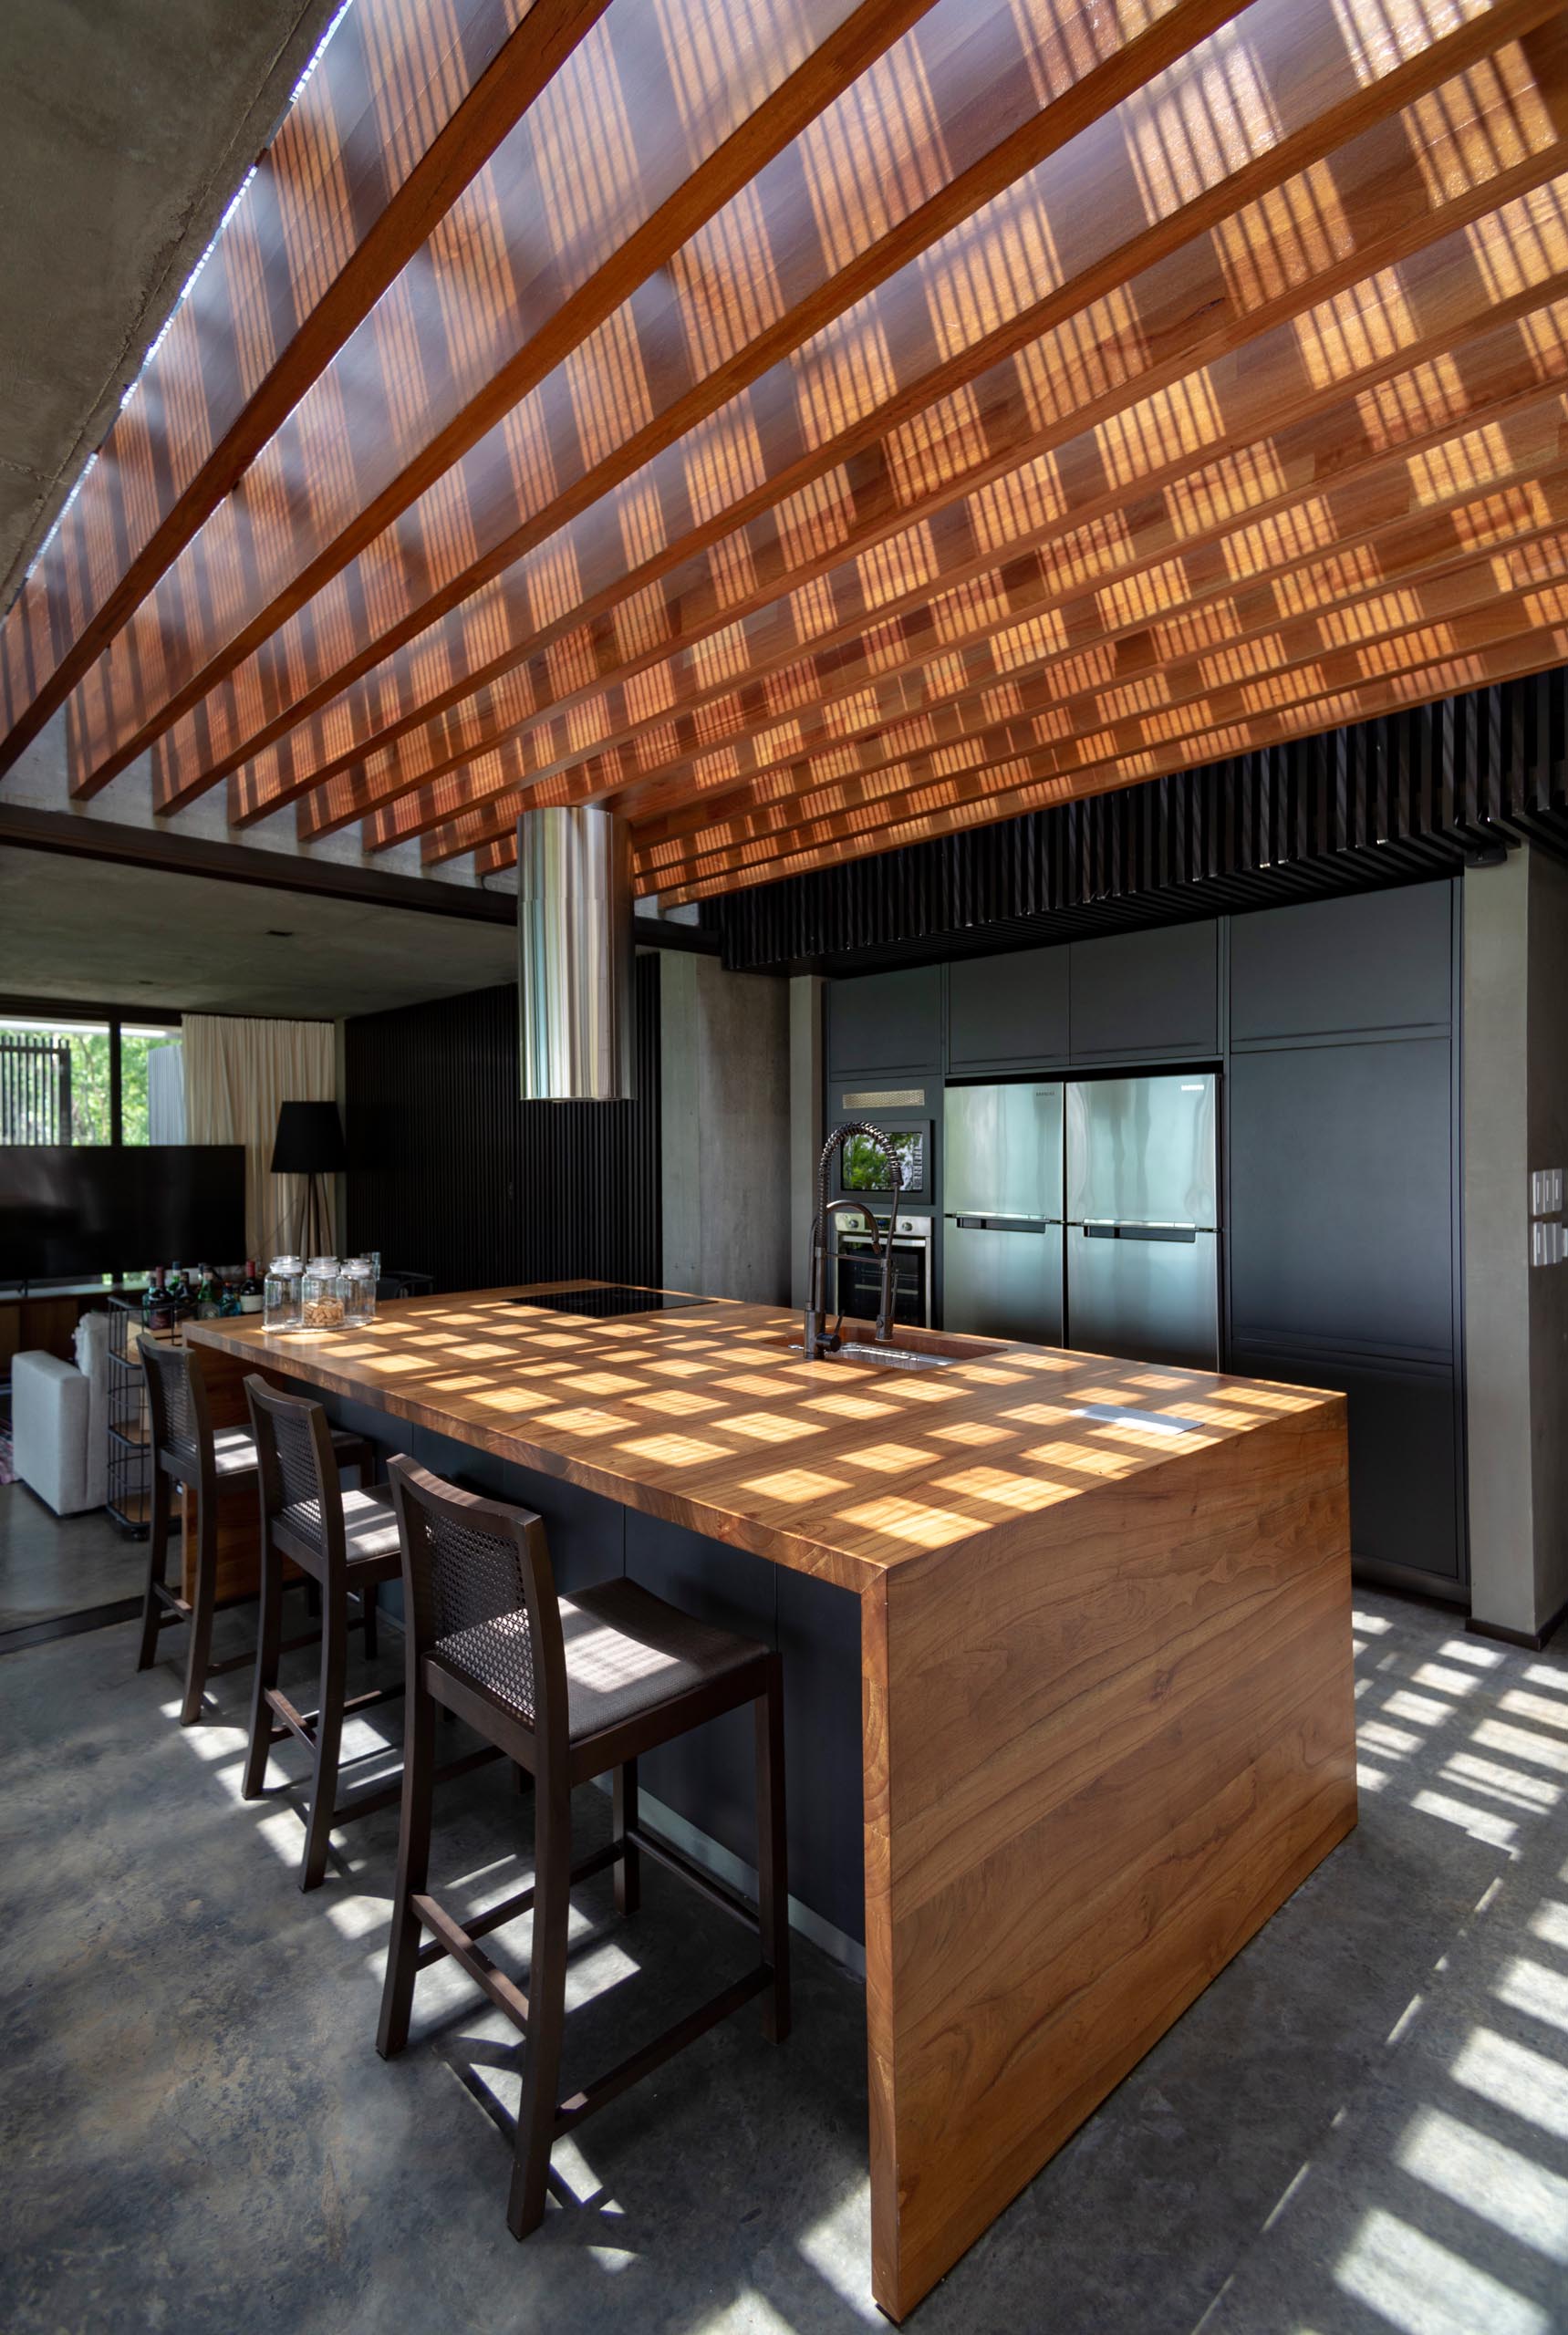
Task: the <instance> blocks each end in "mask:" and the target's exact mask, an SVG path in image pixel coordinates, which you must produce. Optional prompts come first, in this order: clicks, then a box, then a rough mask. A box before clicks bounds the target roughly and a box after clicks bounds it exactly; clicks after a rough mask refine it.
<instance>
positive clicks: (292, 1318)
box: [262, 1257, 305, 1330]
mask: <svg viewBox="0 0 1568 2335" xmlns="http://www.w3.org/2000/svg"><path fill="white" fill-rule="evenodd" d="M304 1273H305V1264H304V1260H303V1259H302V1258H299V1257H275V1258H274V1259H273V1261H272V1262H271V1264H270V1265H269V1266H268V1267H267V1269H266V1279H265V1282H263V1284H262V1327H263V1328H264V1329H267V1330H297V1329H298V1327H299V1323H300V1306H301V1302H302V1296H303V1292H302V1289H301V1282H302V1280H303V1277H304Z"/></svg>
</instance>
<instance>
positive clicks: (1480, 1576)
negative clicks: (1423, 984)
mask: <svg viewBox="0 0 1568 2335" xmlns="http://www.w3.org/2000/svg"><path fill="white" fill-rule="evenodd" d="M1463 1058H1464V1148H1465V1176H1464V1235H1465V1379H1466V1411H1467V1428H1468V1444H1469V1533H1470V1610H1471V1614H1472V1617H1473V1618H1474V1619H1475V1620H1477V1621H1481V1622H1489V1623H1491V1624H1494V1625H1496V1626H1499V1627H1501V1628H1503V1629H1508V1630H1517V1631H1522V1632H1525V1633H1527V1634H1531V1633H1533V1632H1535V1631H1538V1630H1540V1629H1541V1628H1542V1627H1543V1626H1544V1625H1545V1624H1547V1623H1548V1622H1550V1621H1551V1620H1552V1618H1553V1617H1554V1615H1555V1614H1557V1613H1558V1612H1559V1611H1560V1610H1561V1608H1562V1607H1563V1603H1564V1602H1565V1601H1568V1457H1565V1455H1564V1452H1563V1419H1564V1417H1568V1265H1556V1266H1537V1267H1532V1264H1531V1262H1530V1255H1531V1214H1530V1175H1531V1170H1532V1168H1536V1167H1568V870H1565V869H1563V868H1562V867H1559V866H1557V865H1556V864H1555V863H1554V862H1552V861H1551V860H1548V859H1546V858H1544V857H1543V856H1542V855H1540V854H1538V853H1535V852H1533V851H1530V850H1521V851H1515V852H1511V853H1510V855H1509V856H1508V859H1507V860H1506V862H1504V863H1503V864H1502V865H1501V866H1500V867H1482V868H1472V869H1471V870H1469V872H1468V873H1467V875H1466V877H1465V887H1464V1057H1463Z"/></svg>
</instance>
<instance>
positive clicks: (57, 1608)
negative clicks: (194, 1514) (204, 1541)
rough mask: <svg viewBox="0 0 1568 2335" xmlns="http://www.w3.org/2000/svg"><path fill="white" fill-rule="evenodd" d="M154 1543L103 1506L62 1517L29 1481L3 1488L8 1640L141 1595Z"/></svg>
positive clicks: (1, 1546) (0, 1587) (3, 1627)
mask: <svg viewBox="0 0 1568 2335" xmlns="http://www.w3.org/2000/svg"><path fill="white" fill-rule="evenodd" d="M146 1580H147V1543H146V1541H133V1540H131V1539H130V1537H129V1536H128V1535H127V1534H125V1533H123V1532H121V1531H119V1529H118V1527H117V1526H115V1525H113V1524H111V1523H110V1522H109V1518H108V1517H107V1515H106V1514H105V1513H104V1511H103V1510H102V1509H101V1508H99V1509H89V1510H88V1512H87V1513H86V1514H85V1515H83V1516H57V1515H56V1514H55V1513H54V1510H52V1509H49V1508H46V1506H45V1505H44V1503H43V1501H42V1500H40V1499H39V1498H38V1497H37V1494H36V1492H31V1491H29V1490H28V1489H27V1487H26V1484H0V1637H3V1636H4V1635H5V1633H6V1632H7V1631H8V1630H20V1629H25V1628H26V1627H28V1626H29V1625H30V1624H34V1623H36V1622H47V1621H53V1620H55V1619H56V1618H57V1616H58V1615H60V1614H78V1613H81V1612H82V1611H84V1609H86V1608H88V1607H89V1606H94V1605H113V1604H117V1603H119V1602H120V1601H121V1600H123V1599H124V1598H127V1597H140V1594H141V1592H142V1589H143V1586H144V1584H145V1583H146Z"/></svg>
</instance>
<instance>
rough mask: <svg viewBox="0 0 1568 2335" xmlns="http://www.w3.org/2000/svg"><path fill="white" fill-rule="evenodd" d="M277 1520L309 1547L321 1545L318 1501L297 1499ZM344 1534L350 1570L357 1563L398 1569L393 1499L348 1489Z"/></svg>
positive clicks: (344, 1514) (344, 1497)
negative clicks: (391, 1500)
mask: <svg viewBox="0 0 1568 2335" xmlns="http://www.w3.org/2000/svg"><path fill="white" fill-rule="evenodd" d="M277 1520H278V1522H279V1523H280V1524H281V1525H282V1526H283V1527H284V1529H285V1530H286V1531H289V1532H293V1533H295V1534H296V1535H297V1536H298V1538H299V1539H300V1540H302V1541H305V1542H306V1546H307V1547H309V1548H312V1549H319V1548H320V1546H321V1519H320V1516H319V1514H318V1512H317V1504H316V1502H315V1501H314V1500H298V1501H296V1502H295V1504H294V1505H293V1506H292V1507H290V1508H284V1509H280V1510H279V1511H278V1518H277ZM343 1537H344V1540H345V1541H346V1542H347V1544H348V1549H347V1554H348V1570H349V1572H353V1570H354V1568H355V1566H356V1565H378V1566H379V1567H380V1569H381V1571H382V1572H396V1570H397V1567H398V1562H399V1549H398V1520H397V1517H396V1515H395V1514H394V1513H393V1510H392V1504H391V1502H390V1500H387V1499H385V1498H384V1497H383V1495H382V1494H381V1493H379V1492H358V1491H349V1492H345V1493H344V1495H343Z"/></svg>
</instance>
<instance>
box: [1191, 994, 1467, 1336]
mask: <svg viewBox="0 0 1568 2335" xmlns="http://www.w3.org/2000/svg"><path fill="white" fill-rule="evenodd" d="M1228 1102H1229V1111H1230V1147H1231V1209H1230V1223H1231V1334H1232V1336H1233V1338H1235V1339H1238V1340H1242V1339H1245V1340H1248V1341H1253V1340H1256V1341H1259V1342H1262V1343H1273V1342H1276V1341H1278V1340H1280V1339H1282V1338H1284V1339H1290V1338H1293V1337H1294V1338H1303V1339H1311V1340H1314V1341H1322V1342H1323V1344H1325V1345H1327V1346H1331V1347H1334V1348H1335V1349H1337V1350H1341V1351H1344V1350H1347V1349H1349V1350H1354V1349H1356V1348H1363V1349H1366V1350H1367V1351H1370V1352H1376V1353H1380V1354H1394V1353H1401V1354H1411V1355H1413V1356H1415V1357H1417V1358H1422V1359H1428V1360H1431V1361H1447V1360H1449V1359H1450V1358H1451V1356H1452V1352H1453V1205H1454V1193H1453V1137H1452V1115H1451V1101H1450V1096H1449V1041H1448V1039H1447V1038H1410V1039H1397V1040H1393V1041H1390V1042H1387V1043H1370V1044H1350V1045H1337V1046H1329V1045H1323V1046H1293V1047H1285V1048H1282V1049H1281V1050H1280V1051H1278V1052H1276V1053H1251V1054H1249V1053H1240V1054H1236V1055H1233V1056H1232V1058H1231V1073H1230V1080H1229V1088H1228Z"/></svg>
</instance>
